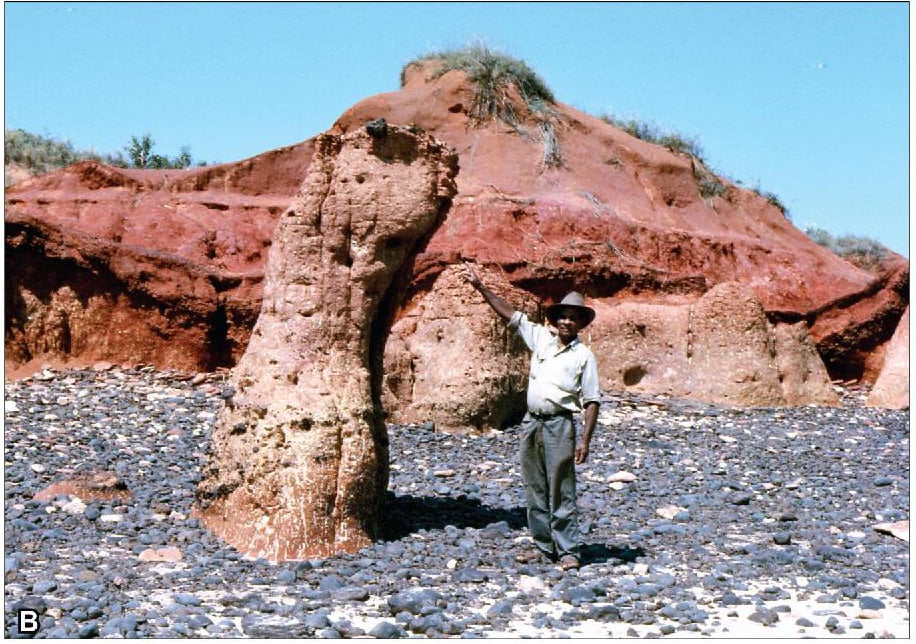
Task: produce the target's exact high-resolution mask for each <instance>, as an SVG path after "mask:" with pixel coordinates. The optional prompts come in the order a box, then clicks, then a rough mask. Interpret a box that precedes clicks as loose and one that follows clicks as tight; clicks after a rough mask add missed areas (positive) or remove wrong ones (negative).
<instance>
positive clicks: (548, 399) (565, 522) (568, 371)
mask: <svg viewBox="0 0 916 644" xmlns="http://www.w3.org/2000/svg"><path fill="white" fill-rule="evenodd" d="M464 267H465V271H464V276H463V277H464V279H465V280H466V281H467V282H468V283H470V284H471V285H472V286H473V287H474V288H476V289H477V290H478V291H479V292H480V293H481V295H483V297H484V299H485V300H486V301H487V303H488V304H489V305H490V306H491V307H492V308H493V310H494V311H496V313H497V315H499V316H500V317H501V318H502V319H504V320H506V321H508V323H509V326H510V327H512V328H515V329H516V330H517V331H518V333H519V335H520V336H521V338H522V339H523V340H524V341H525V344H526V345H527V346H528V348H529V349H530V350H531V368H530V371H529V374H528V395H527V399H528V413H527V414H525V417H524V419H523V420H522V424H521V429H522V437H521V445H520V449H519V452H520V456H521V469H522V480H523V482H524V484H525V499H526V502H527V505H528V528H529V529H530V530H531V537H532V539H533V540H534V544H535V546H536V549H535V550H532V551H531V552H525V553H522V554H520V555H519V556H518V557H516V559H517V560H518V561H519V562H521V563H531V562H534V561H537V560H538V559H541V558H547V559H549V560H551V561H557V560H559V562H560V566H561V567H562V568H563V570H569V569H572V568H578V567H579V558H580V549H581V544H580V535H579V526H578V512H577V510H576V470H575V464H576V463H578V464H582V463H584V462H585V461H586V459H587V458H588V448H589V443H590V442H591V438H592V432H593V431H594V429H595V421H596V420H597V419H598V405H599V401H600V394H599V386H598V368H597V364H596V362H595V356H594V354H592V352H591V350H590V349H589V348H588V347H586V346H585V345H584V344H582V342H581V341H580V340H579V331H580V330H581V329H584V328H585V327H586V326H588V325H589V324H590V323H591V322H592V320H594V318H595V311H594V310H593V309H591V308H589V307H587V306H585V302H584V300H583V298H582V296H581V295H580V294H579V293H576V292H572V293H569V294H568V295H567V296H566V297H564V298H563V300H562V301H561V302H560V303H559V304H554V305H552V306H550V307H548V309H547V318H548V320H550V323H551V324H552V325H553V327H554V328H555V329H556V331H555V332H554V331H552V330H550V329H548V328H547V327H545V326H542V325H540V324H535V323H533V322H531V321H530V320H529V319H528V316H527V315H525V314H524V313H522V312H521V311H516V310H514V309H513V308H512V306H510V305H509V303H508V302H506V301H505V300H504V299H502V298H501V297H499V296H498V295H496V294H494V293H493V292H492V291H491V290H490V289H489V288H487V287H486V286H485V285H484V284H483V283H482V282H481V281H480V278H479V277H478V276H477V273H476V272H475V271H474V268H473V267H472V266H470V265H469V264H465V265H464ZM583 408H584V414H583V418H584V422H583V431H582V436H580V437H579V441H578V443H576V428H575V423H574V421H573V414H574V413H575V412H578V411H580V410H582V409H583Z"/></svg>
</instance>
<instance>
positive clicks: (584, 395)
mask: <svg viewBox="0 0 916 644" xmlns="http://www.w3.org/2000/svg"><path fill="white" fill-rule="evenodd" d="M509 326H510V327H512V328H515V329H516V330H517V331H518V334H519V336H521V338H522V340H524V342H525V344H526V345H528V348H529V349H530V350H531V368H530V370H529V372H528V411H530V412H531V413H534V414H556V413H559V412H561V411H563V410H567V411H572V412H576V411H581V409H582V407H583V406H584V405H585V404H587V403H590V402H599V401H600V398H601V396H600V392H599V383H598V365H597V362H596V361H595V355H594V354H593V353H592V351H591V349H589V348H588V347H587V346H585V345H584V344H582V342H581V340H579V338H576V339H575V340H573V341H572V342H570V343H569V344H568V345H566V346H565V347H564V346H562V345H561V344H560V342H559V340H557V336H556V334H555V333H553V332H552V331H551V330H550V329H548V328H547V327H545V326H543V325H540V324H535V323H534V322H532V321H531V320H529V319H528V316H527V315H525V314H524V313H522V312H521V311H516V312H515V313H514V314H513V315H512V318H511V319H510V320H509Z"/></svg>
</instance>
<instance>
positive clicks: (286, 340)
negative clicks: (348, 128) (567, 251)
mask: <svg viewBox="0 0 916 644" xmlns="http://www.w3.org/2000/svg"><path fill="white" fill-rule="evenodd" d="M456 173H457V157H456V156H455V155H454V153H453V152H452V151H451V150H449V149H448V148H446V147H445V146H444V145H442V144H441V143H439V142H437V141H436V140H435V139H433V138H431V137H429V136H427V135H425V134H423V133H418V132H417V131H415V130H409V129H406V128H401V127H396V126H389V125H387V124H385V123H378V122H375V123H373V124H372V127H367V128H365V129H360V130H358V131H354V132H352V133H349V134H346V135H342V136H337V135H331V134H325V135H321V136H319V137H318V138H317V141H316V151H315V156H314V157H313V160H312V164H311V166H310V168H309V173H308V175H307V177H306V179H305V181H304V183H303V185H302V188H301V190H300V192H299V194H298V195H297V197H296V198H295V200H294V202H293V204H292V206H291V207H290V208H289V209H288V210H287V211H286V212H285V213H284V214H283V215H282V216H281V218H280V221H279V222H278V225H277V229H276V231H275V233H274V240H273V245H272V247H271V250H270V257H269V260H268V264H267V270H266V275H265V284H264V298H263V302H262V307H261V313H260V316H259V318H258V321H257V324H256V325H255V328H254V330H253V332H252V335H251V339H250V341H249V344H248V348H247V350H246V352H245V354H244V355H243V356H242V358H241V360H240V361H239V363H238V365H237V366H236V368H235V369H234V370H233V374H232V384H233V386H234V389H235V394H234V396H233V397H232V398H231V399H230V400H227V402H226V404H225V406H224V408H223V409H222V411H221V413H220V415H219V417H218V419H217V424H216V427H215V429H214V434H213V438H212V445H211V448H210V454H209V461H208V464H207V466H206V467H205V468H204V472H203V476H202V480H201V482H200V484H199V487H198V490H197V497H198V507H197V512H198V515H199V516H200V517H201V518H202V519H203V521H204V523H205V525H206V526H207V527H208V528H209V529H211V530H212V531H213V532H214V533H216V534H217V535H219V536H220V537H222V538H223V539H224V540H225V541H227V542H228V543H229V544H231V545H233V546H234V547H236V548H237V549H239V550H240V551H241V552H243V553H245V554H246V555H249V556H253V557H264V558H267V559H270V560H272V561H280V560H289V559H302V558H310V557H315V556H326V555H328V554H331V553H333V552H340V551H354V550H357V549H359V548H362V547H365V546H366V545H368V544H369V543H370V542H371V540H372V539H373V538H374V537H375V536H376V535H377V532H378V521H379V511H380V506H381V503H382V501H383V498H384V493H385V490H386V488H387V485H388V448H387V442H388V441H387V432H386V428H385V423H384V418H383V412H382V409H381V403H380V389H381V379H382V375H381V368H382V367H381V365H382V355H383V350H384V344H385V341H386V338H387V334H388V330H389V328H390V325H391V321H392V320H391V318H392V312H393V310H394V307H395V306H396V304H397V301H396V300H397V293H398V292H399V290H400V288H403V285H402V284H401V280H400V279H399V278H400V277H402V276H403V275H404V274H405V273H408V272H409V270H410V263H411V261H412V258H413V256H414V255H415V253H416V251H417V250H418V247H419V246H420V245H422V244H423V243H425V240H426V239H428V236H429V235H430V234H431V233H432V231H433V229H434V227H435V226H436V225H437V223H438V222H439V220H440V218H441V217H442V216H443V215H444V213H445V210H446V209H447V208H448V205H449V204H450V200H451V197H452V196H453V195H454V194H455V191H456V187H455V182H454V178H455V175H456Z"/></svg>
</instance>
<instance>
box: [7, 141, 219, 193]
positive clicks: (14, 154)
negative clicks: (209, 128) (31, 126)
mask: <svg viewBox="0 0 916 644" xmlns="http://www.w3.org/2000/svg"><path fill="white" fill-rule="evenodd" d="M4 135H5V136H4V145H3V151H4V157H5V158H4V161H5V167H6V169H7V170H9V168H10V167H19V168H22V169H23V170H24V171H25V172H26V173H27V174H28V175H30V176H35V175H39V174H45V173H47V172H52V171H54V170H59V169H61V168H65V167H67V166H68V165H70V164H73V163H77V162H79V161H98V162H99V163H105V164H107V165H111V166H115V167H118V168H154V169H170V168H171V169H180V168H188V167H190V166H191V165H192V163H193V159H192V158H191V148H190V147H188V146H184V147H183V148H182V149H181V153H180V154H179V155H178V156H176V157H171V158H170V157H167V156H163V155H161V154H156V153H154V152H153V147H154V146H155V141H153V138H152V136H150V135H149V134H144V135H142V136H140V137H136V136H134V137H131V141H130V143H128V144H127V145H125V146H124V149H123V151H119V152H115V153H114V154H99V153H97V152H95V151H93V150H77V149H76V148H74V147H73V144H72V143H70V141H62V140H60V139H56V138H54V137H52V136H42V135H40V134H33V133H31V132H26V131H25V130H9V129H7V130H6V131H5V132H4ZM125 155H126V156H125ZM197 165H206V163H203V162H199V163H198V164H197ZM4 184H5V185H10V173H9V172H7V173H6V176H5V179H4Z"/></svg>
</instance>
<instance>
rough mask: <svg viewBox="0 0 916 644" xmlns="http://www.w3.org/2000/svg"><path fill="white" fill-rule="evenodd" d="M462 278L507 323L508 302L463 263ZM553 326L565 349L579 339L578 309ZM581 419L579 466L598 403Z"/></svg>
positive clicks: (564, 311)
mask: <svg viewBox="0 0 916 644" xmlns="http://www.w3.org/2000/svg"><path fill="white" fill-rule="evenodd" d="M462 277H463V278H464V279H465V281H467V282H468V283H469V284H470V285H471V286H473V287H474V288H475V289H477V290H478V291H479V292H480V294H481V295H483V297H484V299H485V300H486V301H487V304H489V305H490V307H491V308H492V309H493V310H494V311H495V312H496V314H497V315H498V316H499V317H501V318H502V319H503V320H505V321H507V322H508V321H509V319H510V318H511V317H512V314H513V313H515V309H514V308H513V307H512V306H511V305H510V304H509V303H508V302H506V300H504V299H503V298H501V297H499V296H498V295H496V294H495V293H494V292H493V291H491V290H490V289H489V288H487V287H486V285H485V284H484V283H483V282H481V281H480V278H479V277H478V276H477V272H476V271H475V270H474V267H473V266H471V265H470V264H467V263H465V264H464V273H463V274H462ZM554 326H555V327H556V330H557V340H558V341H559V342H560V344H561V345H562V346H564V347H565V346H566V345H568V344H569V343H570V342H572V341H573V340H575V339H576V338H577V337H579V330H580V329H581V328H582V317H581V314H580V312H579V311H578V309H575V308H572V307H563V308H561V309H560V310H559V312H558V314H557V319H556V322H555V324H554ZM582 418H583V429H582V435H581V436H580V437H579V440H578V442H577V444H576V463H577V464H579V465H581V464H582V463H584V462H585V461H587V460H588V454H589V445H590V444H591V442H592V433H593V432H594V431H595V424H596V423H597V421H598V403H597V402H589V403H586V405H585V409H584V410H583V412H582Z"/></svg>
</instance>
